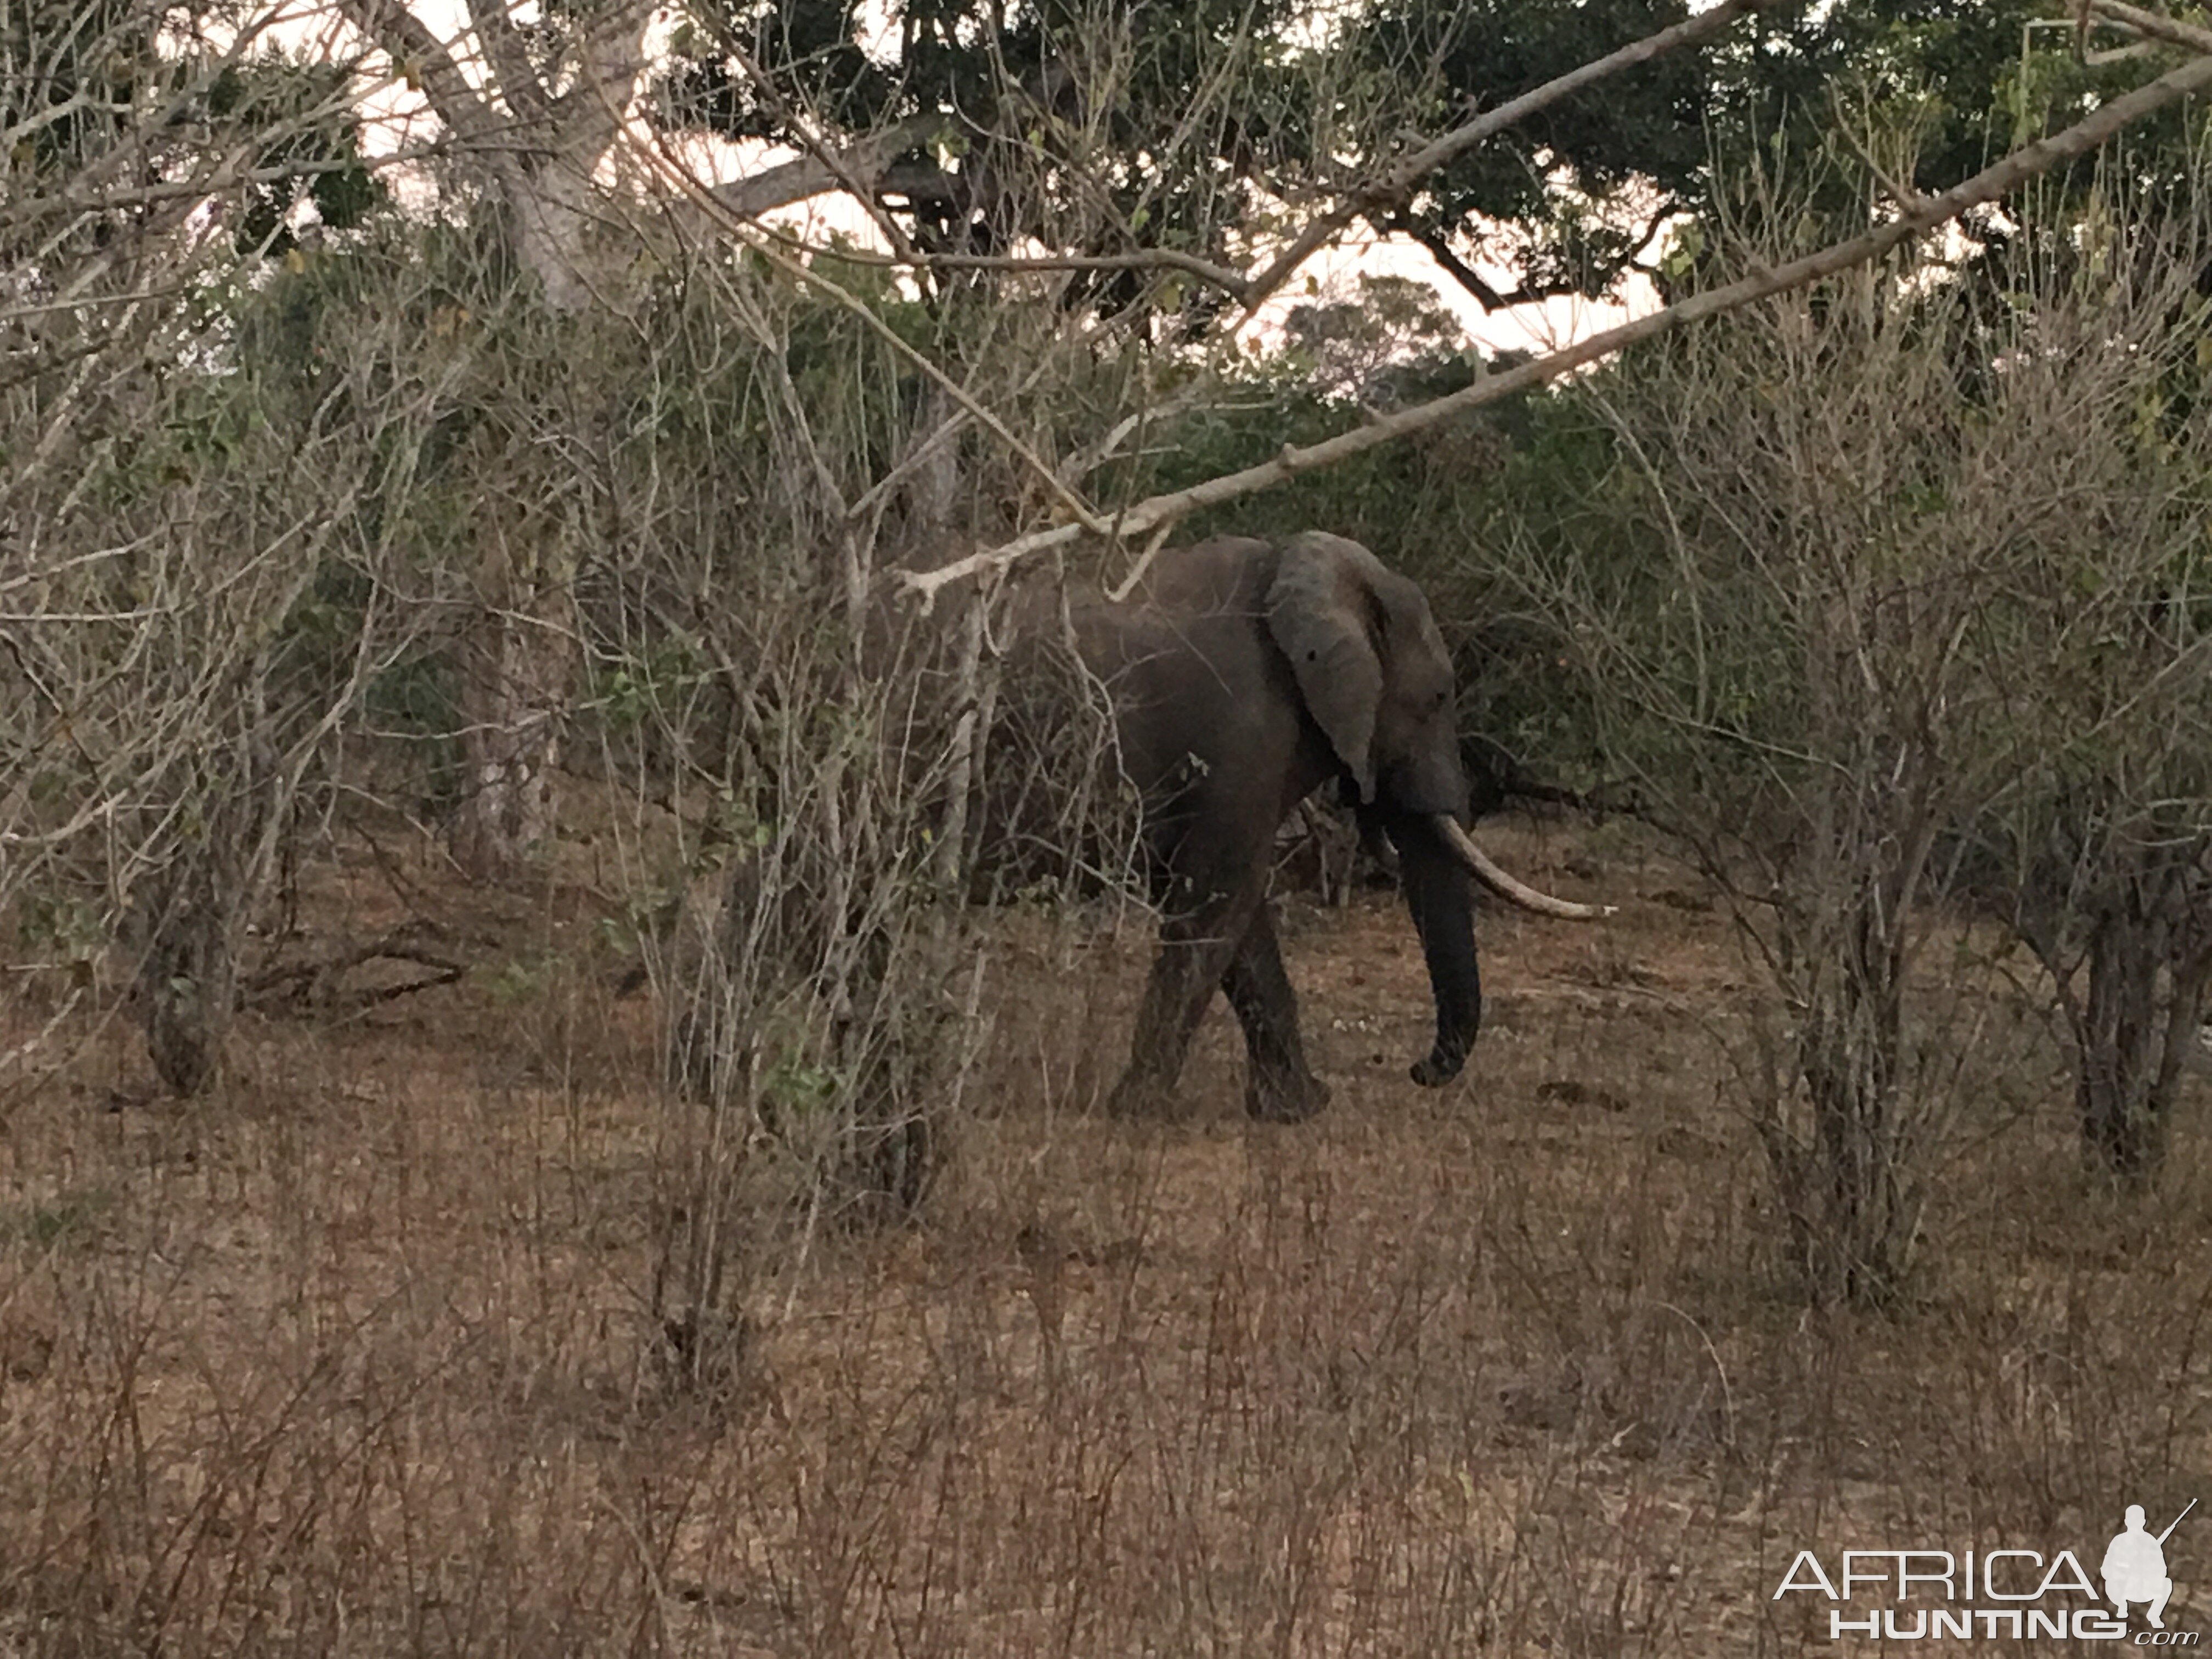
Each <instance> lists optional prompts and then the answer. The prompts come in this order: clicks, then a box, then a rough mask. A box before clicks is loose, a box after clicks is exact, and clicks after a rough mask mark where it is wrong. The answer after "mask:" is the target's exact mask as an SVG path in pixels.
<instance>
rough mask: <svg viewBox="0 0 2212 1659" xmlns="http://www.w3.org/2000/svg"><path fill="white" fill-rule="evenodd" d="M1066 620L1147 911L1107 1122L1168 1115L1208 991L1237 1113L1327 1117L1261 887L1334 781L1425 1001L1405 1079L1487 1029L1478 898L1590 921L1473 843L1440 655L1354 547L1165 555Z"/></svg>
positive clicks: (1400, 584) (1586, 911) (1414, 599)
mask: <svg viewBox="0 0 2212 1659" xmlns="http://www.w3.org/2000/svg"><path fill="white" fill-rule="evenodd" d="M1066 626H1067V631H1068V633H1069V635H1071V636H1072V640H1071V642H1072V643H1073V646H1074V647H1075V650H1076V653H1078V654H1079V657H1080V659H1081V661H1082V664H1083V665H1084V667H1085V669H1086V670H1087V671H1088V673H1089V674H1090V675H1091V677H1092V678H1094V679H1095V680H1096V681H1097V683H1099V684H1102V685H1103V688H1104V690H1105V691H1106V693H1107V695H1108V696H1109V698H1110V700H1111V708H1112V716H1113V732H1114V738H1115V748H1116V750H1117V751H1118V757H1119V765H1120V768H1121V773H1122V775H1123V776H1124V777H1125V779H1126V780H1127V782H1128V783H1129V784H1130V785H1132V786H1133V788H1134V790H1135V791H1136V793H1137V794H1138V797H1139V800H1140V802H1141V824H1140V830H1139V834H1140V840H1141V850H1142V855H1143V861H1144V864H1145V866H1146V876H1147V878H1148V880H1149V883H1150V886H1151V889H1152V898H1153V901H1154V902H1155V904H1156V906H1157V907H1158V911H1159V914H1160V917H1161V921H1160V930H1159V949H1158V956H1157V957H1156V958H1155V960H1154V961H1153V963H1152V971H1151V976H1150V978H1149V980H1148V981H1147V983H1146V987H1145V992H1144V997H1143V1000H1142V1003H1141V1005H1140V1006H1139V1011H1138V1013H1137V1017H1136V1025H1135V1030H1134V1032H1133V1036H1132V1039H1131V1044H1130V1053H1129V1060H1128V1064H1127V1067H1126V1069H1125V1070H1124V1071H1123V1073H1122V1074H1121V1079H1120V1081H1119V1082H1118V1083H1116V1085H1115V1087H1114V1090H1113V1091H1112V1093H1111V1095H1110V1096H1109V1102H1108V1105H1109V1110H1112V1111H1114V1112H1116V1113H1121V1114H1124V1115H1156V1114H1158V1113H1159V1112H1161V1111H1162V1110H1163V1109H1164V1108H1165V1107H1166V1105H1167V1103H1168V1102H1169V1100H1170V1097H1171V1096H1172V1093H1173V1091H1174V1089H1175V1086H1176V1082H1177V1079H1179V1077H1180V1076H1181V1073H1182V1069H1183V1065H1184V1062H1185V1060H1186V1059H1187V1058H1188V1054H1189V1052H1190V1047H1191V1042H1192V1039H1193V1037H1194V1035H1195V1033H1196V1031H1197V1030H1198V1026H1199V1023H1200V1019H1201V1018H1203V1017H1204V1015H1205V1012H1206V1008H1207V1006H1208V1005H1209V1004H1210V1003H1211V1002H1212V998H1213V994H1214V992H1215V990H1216V989H1217V988H1218V989H1219V990H1221V991H1223V992H1225V994H1227V996H1228V999H1229V1003H1230V1006H1231V1008H1232V1009H1233V1010H1234V1011H1235V1012H1236V1015H1237V1020H1238V1022H1239V1024H1241V1025H1242V1027H1243V1034H1244V1041H1245V1045H1246V1048H1247V1050H1248V1054H1249V1064H1248V1071H1247V1078H1246V1084H1245V1095H1244V1101H1245V1108H1246V1110H1247V1111H1248V1112H1249V1114H1250V1115H1252V1116H1254V1117H1255V1118H1260V1119H1264V1120H1272V1121H1297V1120H1300V1119H1303V1118H1305V1117H1308V1116H1310V1115H1312V1114H1314V1113H1316V1112H1317V1111H1319V1110H1320V1109H1322V1107H1323V1106H1324V1105H1326V1104H1327V1103H1328V1088H1327V1086H1326V1085H1324V1084H1323V1083H1322V1080H1321V1079H1319V1078H1318V1077H1316V1075H1315V1074H1314V1072H1313V1069H1312V1067H1311V1066H1310V1065H1309V1064H1308V1063H1307V1060H1306V1056H1305V1050H1304V1043H1303V1042H1302V1040H1301V1038H1300V1036H1299V1030H1298V1015H1297V996H1296V994H1295V993H1294V992H1293V991H1292V989H1291V981H1290V979H1289V976H1288V975H1286V974H1285V971H1284V967H1283V958H1282V952H1281V949H1280V946H1279V943H1278V941H1277V939H1276V935H1275V928H1274V923H1273V921H1272V919H1271V918H1270V916H1269V914H1268V908H1267V879H1268V874H1269V871H1270V868H1271V866H1272V862H1273V846H1274V837H1275V832H1276V829H1277V828H1278V827H1279V825H1280V824H1281V823H1282V821H1283V820H1284V819H1285V817H1287V816H1288V815H1289V814H1290V813H1291V811H1293V810H1294V809H1295V808H1296V807H1297V805H1298V804H1299V803H1300V802H1301V801H1302V800H1304V799H1305V798H1306V797H1307V796H1309V795H1310V794H1311V793H1314V792H1315V791H1316V790H1317V789H1319V788H1321V787H1322V786H1323V785H1324V784H1327V783H1329V782H1331V781H1336V782H1337V783H1339V784H1340V787H1342V789H1343V790H1344V792H1345V797H1346V800H1347V801H1348V802H1350V803H1351V804H1352V805H1353V808H1354V811H1356V813H1357V814H1358V818H1359V821H1360V824H1361V828H1362V830H1363V832H1364V833H1365V834H1367V835H1369V836H1373V835H1376V834H1378V833H1379V834H1380V835H1382V836H1387V837H1388V839H1389V842H1390V843H1391V845H1392V846H1393V847H1394V848H1395V849H1396V852H1397V854H1398V864H1399V869H1400V872H1401V885H1402V888H1403V891H1404V894H1405V898H1406V903H1407V908H1408V909H1409V910H1410V911H1411V913H1412V915H1413V927H1414V929H1415V931H1416V933H1418V935H1419V939H1420V943H1421V950H1422V954H1423V957H1425V961H1426V963H1427V968H1428V975H1429V983H1430V988H1431V992H1432V994H1433V996H1434V1000H1435V1005H1436V1037H1435V1041H1434V1042H1433V1044H1432V1045H1431V1048H1430V1049H1429V1052H1428V1053H1427V1054H1426V1055H1425V1056H1424V1057H1423V1058H1421V1059H1420V1060H1418V1061H1416V1062H1415V1063H1414V1065H1413V1068H1412V1077H1413V1081H1414V1082H1416V1083H1418V1084H1421V1085H1426V1086H1429V1087H1431V1088H1434V1087H1437V1086H1440V1085H1443V1084H1446V1083H1449V1081H1451V1080H1452V1079H1454V1078H1455V1077H1456V1076H1458V1075H1459V1073H1460V1071H1461V1069H1462V1066H1465V1064H1466V1063H1467V1058H1468V1050H1469V1048H1471V1047H1472V1045H1473V1044H1474V1038H1475V1033H1476V1030H1477V1029H1478V1027H1479V1026H1480V1024H1481V1018H1482V990H1481V980H1480V973H1479V971H1478V969H1477V963H1476V958H1475V942H1474V902H1473V891H1472V882H1474V881H1480V882H1481V883H1482V884H1484V885H1486V886H1487V887H1489V888H1490V889H1491V890H1492V891H1494V892H1496V893H1498V895H1500V896H1503V897H1504V898H1506V899H1508V900H1510V901H1511V902H1514V903H1516V904H1517V905H1520V906H1522V907H1523V908H1528V909H1530V910H1533V911H1535V912H1538V913H1540V914H1542V915H1552V916H1558V917H1566V918H1574V919H1588V918H1590V917H1594V916H1596V915H1602V914H1604V913H1605V912H1604V909H1603V908H1600V907H1595V906H1589V905H1582V904H1574V903H1570V902H1566V901H1564V900H1561V899H1557V898H1553V897H1551V896H1547V895H1546V894H1543V893H1540V892H1537V891H1535V890H1533V889H1531V888H1529V887H1527V886H1525V885H1523V884H1522V883H1520V882H1518V881H1516V880H1515V879H1514V878H1512V877H1511V876H1510V875H1508V874H1506V873H1505V872H1504V871H1503V870H1501V869H1500V868H1498V866H1497V865H1496V864H1494V863H1493V862H1492V860H1490V859H1489V858H1488V857H1487V856H1486V855H1485V854H1483V853H1482V852H1481V850H1480V848H1477V847H1476V846H1475V845H1474V842H1472V841H1471V840H1470V839H1469V838H1468V834H1467V832H1466V830H1465V829H1463V828H1462V818H1463V817H1465V815H1466V813H1467V811H1468V783H1467V778H1466V775H1465V774H1464V772H1463V770H1462V763H1461V758H1460V748H1459V744H1458V740H1457V738H1456V735H1455V731H1454V721H1453V707H1452V705H1453V690H1454V687H1453V675H1452V667H1451V660H1450V658H1449V654H1448V653H1447V652H1446V649H1445V647H1444V642H1443V637H1442V636H1441V635H1439V634H1438V632H1437V624H1436V622H1435V619H1434V618H1433V617H1431V615H1430V613H1429V607H1428V605H1427V602H1426V601H1425V599H1423V597H1422V595H1421V592H1420V590H1419V587H1417V586H1415V585H1414V584H1413V582H1412V581H1410V580H1407V578H1406V577H1404V576H1402V575H1400V574H1397V573H1396V572H1395V571H1393V570H1391V569H1390V568H1389V567H1387V566H1386V565H1384V564H1383V562H1382V561H1381V560H1380V559H1378V558H1377V557H1376V556H1375V555H1374V554H1373V553H1372V552H1370V550H1368V549H1366V548H1365V547H1363V546H1362V545H1360V544H1358V543H1357V542H1354V541H1350V540H1347V539H1346V538H1343V537H1341V536H1335V535H1330V534H1328V533H1326V532H1318V531H1310V532H1304V533H1301V534H1297V535H1294V536H1291V537H1289V538H1286V539H1283V540H1279V541H1274V540H1262V539H1257V538H1248V537H1221V538H1215V539H1212V540H1208V541H1205V542H1200V543H1198V544H1194V545H1191V546H1188V547H1183V548H1181V549H1175V550H1165V551H1163V552H1161V553H1159V554H1158V556H1156V557H1155V558H1154V560H1153V562H1152V564H1151V565H1150V567H1149V568H1148V569H1147V570H1146V574H1144V576H1143V577H1142V579H1141V581H1140V582H1139V586H1137V588H1136V590H1135V591H1134V592H1132V593H1131V594H1130V595H1129V596H1128V597H1127V598H1126V599H1122V600H1121V601H1120V602H1118V603H1116V602H1109V601H1107V600H1104V599H1095V600H1091V601H1087V602H1085V603H1081V604H1071V605H1069V607H1068V609H1067V611H1066Z"/></svg>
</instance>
